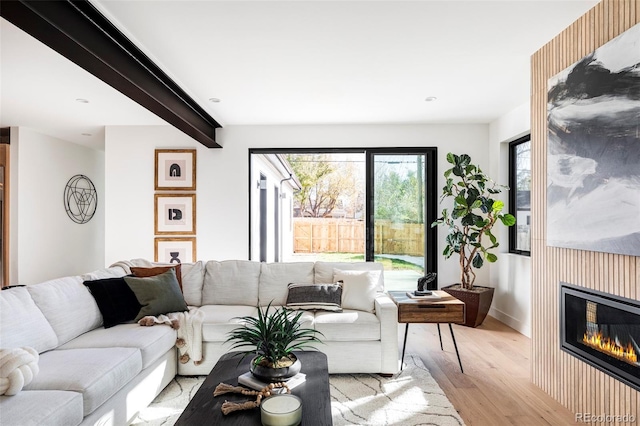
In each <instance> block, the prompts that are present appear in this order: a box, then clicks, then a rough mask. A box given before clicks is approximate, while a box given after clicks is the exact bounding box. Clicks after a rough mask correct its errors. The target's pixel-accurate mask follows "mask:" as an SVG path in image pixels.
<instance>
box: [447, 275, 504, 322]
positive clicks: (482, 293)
mask: <svg viewBox="0 0 640 426" xmlns="http://www.w3.org/2000/svg"><path fill="white" fill-rule="evenodd" d="M453 287H458V288H453ZM473 288H474V289H473V290H465V289H463V288H461V286H460V284H453V285H450V286H447V287H443V288H442V290H443V291H445V292H447V293H449V294H450V295H452V296H453V297H455V298H456V299H459V300H461V301H463V302H464V304H465V312H466V315H465V322H464V324H463V325H466V326H467V327H477V326H479V325H480V324H482V322H483V321H484V319H485V317H486V316H487V313H489V308H491V302H492V301H493V293H494V290H495V289H494V288H493V287H481V286H477V285H476V286H473Z"/></svg>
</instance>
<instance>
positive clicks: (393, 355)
mask: <svg viewBox="0 0 640 426" xmlns="http://www.w3.org/2000/svg"><path fill="white" fill-rule="evenodd" d="M116 265H117V266H113V267H111V268H107V269H104V270H100V271H96V272H93V273H90V274H86V275H83V276H74V277H65V278H61V279H56V280H52V281H48V282H45V283H41V284H36V285H30V286H26V287H14V288H11V289H8V290H3V291H2V292H0V348H3V349H10V348H16V347H25V346H28V347H33V348H35V349H36V350H37V351H38V352H39V354H40V355H39V361H38V366H39V373H38V374H37V375H36V376H35V377H34V379H33V380H32V381H31V383H29V384H28V385H27V386H25V388H24V389H23V390H22V391H21V392H19V393H18V394H17V395H14V396H0V424H2V425H3V426H9V425H20V426H24V425H65V426H67V425H69V426H71V425H78V424H82V425H89V424H92V425H93V424H100V425H124V424H128V423H129V422H131V421H132V420H133V418H134V417H135V415H136V413H137V412H138V411H139V410H141V409H142V408H144V407H146V406H147V405H148V404H149V403H150V402H151V401H152V400H153V399H154V398H155V397H156V396H157V395H158V393H160V391H161V390H162V389H163V388H164V387H165V386H166V385H167V384H168V383H169V382H170V381H171V380H172V379H173V377H174V376H175V375H176V374H180V375H206V374H208V373H209V372H210V371H211V368H212V367H213V366H214V365H215V363H216V362H217V360H218V359H219V357H220V356H221V355H222V354H224V353H226V352H227V351H228V349H229V345H228V344H225V343H224V342H225V340H226V339H227V333H228V332H229V331H230V330H232V329H233V328H235V327H237V326H238V324H239V320H238V317H242V316H247V315H256V314H257V309H259V307H263V306H267V305H268V304H271V305H272V306H282V305H285V303H286V298H287V291H288V290H287V285H288V284H289V283H291V282H296V283H331V282H332V281H333V278H334V272H336V271H348V270H360V271H370V270H373V271H376V270H379V271H381V269H382V267H381V265H379V264H375V263H366V262H358V263H331V262H315V263H313V262H300V263H293V262H292V263H271V264H268V263H258V262H251V261H242V260H229V261H208V262H202V261H200V262H195V263H191V264H182V266H181V268H182V274H181V275H182V277H181V278H182V291H183V295H184V298H185V301H186V303H187V304H188V305H189V306H190V307H196V308H197V310H199V311H202V312H203V313H204V315H203V317H204V319H203V324H202V354H203V359H202V360H201V362H198V363H195V362H193V360H189V361H188V362H186V363H182V362H179V361H178V352H177V349H176V347H175V343H176V338H177V333H176V331H175V330H174V329H172V328H171V327H169V326H165V325H158V326H154V327H141V326H140V325H138V324H137V323H129V324H120V325H116V326H114V327H111V328H106V329H105V328H104V327H102V316H101V313H100V310H99V309H98V306H97V304H96V302H95V300H94V298H93V297H92V295H91V293H90V292H89V290H88V289H87V288H86V287H85V286H84V285H83V282H84V281H85V280H91V279H101V278H109V277H119V276H124V275H126V274H128V273H129V272H130V270H129V266H153V265H155V264H152V263H150V262H148V261H145V260H141V259H138V260H132V261H123V262H118V263H117V264H116ZM379 276H380V278H379V282H378V283H377V285H376V287H375V289H374V290H373V292H372V293H367V294H362V295H361V297H360V295H355V294H353V293H351V294H350V295H349V297H350V298H351V300H354V296H355V297H356V299H355V300H357V303H358V304H359V305H362V304H363V303H364V305H362V306H364V307H363V308H362V310H360V309H347V308H345V309H343V311H342V312H328V311H305V313H304V314H303V321H304V325H305V326H308V327H312V328H315V329H316V330H318V331H320V332H322V334H323V336H320V337H321V339H322V342H323V343H322V344H320V345H317V349H318V350H320V351H322V352H324V353H326V354H327V358H328V363H329V373H383V374H393V373H396V372H397V371H398V335H397V333H398V327H397V308H396V306H395V304H394V303H393V301H392V300H391V299H390V298H389V297H388V296H387V295H385V294H384V293H383V290H384V281H383V274H382V273H380V274H379ZM344 288H345V293H343V300H344V297H345V296H346V291H348V290H349V288H348V285H346V284H345V287H344ZM354 288H355V287H354ZM369 299H370V300H369ZM369 301H370V302H371V304H370V305H369ZM369 306H371V309H368V307H369Z"/></svg>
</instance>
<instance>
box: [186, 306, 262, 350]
mask: <svg viewBox="0 0 640 426" xmlns="http://www.w3.org/2000/svg"><path fill="white" fill-rule="evenodd" d="M199 309H200V310H201V311H202V312H204V320H203V322H202V341H204V342H224V341H225V340H227V339H228V338H229V336H228V334H227V333H229V332H230V331H232V330H233V329H234V328H236V327H239V326H240V325H241V324H242V321H241V320H240V319H239V318H240V317H247V316H254V317H255V316H258V308H255V307H253V306H231V305H204V306H201V307H200V308H199Z"/></svg>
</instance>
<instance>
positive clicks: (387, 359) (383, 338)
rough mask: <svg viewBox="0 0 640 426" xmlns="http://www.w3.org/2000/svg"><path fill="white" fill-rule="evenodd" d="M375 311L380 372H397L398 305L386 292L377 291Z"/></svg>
mask: <svg viewBox="0 0 640 426" xmlns="http://www.w3.org/2000/svg"><path fill="white" fill-rule="evenodd" d="M375 309H376V310H375V312H376V316H377V317H378V319H379V320H380V343H381V345H382V348H381V349H382V365H381V369H382V371H380V373H383V374H395V373H397V372H398V307H397V306H396V304H395V303H394V302H393V300H391V298H390V297H389V295H387V294H386V293H377V295H376V298H375Z"/></svg>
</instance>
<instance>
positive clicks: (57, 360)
mask: <svg viewBox="0 0 640 426" xmlns="http://www.w3.org/2000/svg"><path fill="white" fill-rule="evenodd" d="M39 366H40V373H39V374H38V376H37V377H36V378H34V379H33V381H32V382H31V384H30V385H29V386H27V387H25V389H26V390H65V391H74V392H79V393H81V394H82V405H83V414H84V415H85V416H86V415H87V414H90V413H91V412H93V411H94V410H95V409H96V408H98V407H99V406H101V405H102V404H103V403H104V402H105V401H106V400H108V399H109V398H111V397H112V396H113V395H114V394H115V393H116V392H117V391H119V390H120V389H121V388H122V387H123V386H124V385H126V384H127V383H128V382H129V381H130V380H131V379H133V378H134V377H135V376H136V375H137V374H138V373H140V371H142V359H141V356H140V351H139V350H138V349H135V348H92V349H66V350H60V349H56V350H53V351H49V352H45V353H43V354H42V355H40V362H39Z"/></svg>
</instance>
